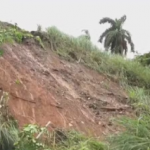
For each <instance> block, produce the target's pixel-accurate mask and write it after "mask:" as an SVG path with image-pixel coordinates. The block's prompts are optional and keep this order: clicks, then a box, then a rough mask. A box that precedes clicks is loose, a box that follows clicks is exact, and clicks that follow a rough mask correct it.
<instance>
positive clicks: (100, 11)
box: [0, 0, 150, 56]
mask: <svg viewBox="0 0 150 150" xmlns="http://www.w3.org/2000/svg"><path fill="white" fill-rule="evenodd" d="M0 10H1V12H0V20H1V21H7V22H12V23H15V22H16V23H17V24H18V26H19V27H21V28H24V29H26V30H36V28H37V24H40V25H42V27H43V28H45V27H49V26H52V25H55V26H57V27H58V29H60V30H62V31H63V32H65V33H67V34H71V35H74V36H79V35H81V34H82V33H81V30H82V29H88V30H89V32H90V35H91V40H92V42H93V43H94V44H96V45H98V47H100V48H103V45H102V44H101V43H98V42H97V41H98V38H99V36H100V34H101V33H102V32H103V31H104V30H105V29H106V28H107V27H108V25H106V24H104V25H100V24H99V20H100V19H101V18H103V17H110V18H113V19H115V18H120V17H121V16H123V15H124V14H125V15H126V16H127V20H126V22H125V24H124V28H125V29H127V30H128V31H130V33H131V35H132V39H133V42H134V44H135V50H137V51H138V52H140V53H141V54H143V53H145V52H149V51H150V41H149V40H150V38H149V32H150V30H149V29H150V0H0ZM148 14H149V15H148ZM130 56H131V55H130Z"/></svg>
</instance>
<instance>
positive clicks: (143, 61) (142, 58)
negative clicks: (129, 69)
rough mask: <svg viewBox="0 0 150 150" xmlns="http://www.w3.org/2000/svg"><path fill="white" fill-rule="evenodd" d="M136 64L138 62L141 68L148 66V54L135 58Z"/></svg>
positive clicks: (149, 59)
mask: <svg viewBox="0 0 150 150" xmlns="http://www.w3.org/2000/svg"><path fill="white" fill-rule="evenodd" d="M135 60H137V61H138V62H140V63H141V64H142V65H143V66H149V65H150V53H146V54H143V55H140V56H137V57H136V58H135Z"/></svg>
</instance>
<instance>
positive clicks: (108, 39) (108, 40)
mask: <svg viewBox="0 0 150 150" xmlns="http://www.w3.org/2000/svg"><path fill="white" fill-rule="evenodd" d="M125 21H126V15H124V16H122V17H121V18H120V19H115V20H113V19H111V18H108V17H105V18H102V19H101V20H100V22H99V23H100V24H104V23H109V24H110V25H111V26H110V27H109V28H108V29H106V30H105V31H104V32H103V33H102V34H101V36H100V38H99V42H100V43H102V42H103V39H105V40H104V47H105V50H109V49H110V51H111V53H115V54H120V55H123V54H125V55H126V54H127V52H128V46H127V44H129V45H130V46H131V52H134V44H133V42H132V39H131V34H130V33H129V31H127V30H125V29H123V28H122V26H123V24H124V22H125Z"/></svg>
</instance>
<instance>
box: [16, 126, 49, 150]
mask: <svg viewBox="0 0 150 150" xmlns="http://www.w3.org/2000/svg"><path fill="white" fill-rule="evenodd" d="M41 132H42V133H48V132H47V130H46V128H40V127H39V126H37V125H33V124H29V125H27V126H25V127H24V128H23V130H22V131H20V132H19V140H18V141H17V142H16V143H15V144H14V145H15V148H16V150H48V148H47V146H46V145H45V144H44V143H43V142H42V141H40V140H39V139H38V138H37V137H36V135H38V134H39V133H41Z"/></svg>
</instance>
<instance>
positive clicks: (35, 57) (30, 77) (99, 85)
mask: <svg viewBox="0 0 150 150" xmlns="http://www.w3.org/2000/svg"><path fill="white" fill-rule="evenodd" d="M3 49H4V51H5V53H4V55H3V56H2V57H0V88H2V89H3V90H4V91H7V92H9V96H10V98H9V106H10V110H11V112H12V114H13V115H14V116H15V118H16V119H17V120H18V122H19V124H20V125H21V126H22V125H24V124H26V123H38V124H39V125H45V124H46V123H47V122H48V121H51V122H52V124H53V126H54V127H57V128H67V129H76V130H78V131H83V132H84V133H87V134H92V135H95V136H101V137H102V136H103V135H105V134H108V133H112V132H116V131H118V129H117V128H116V127H115V126H114V125H113V124H112V123H111V118H112V117H118V116H120V115H128V114H129V112H130V108H128V107H127V105H125V103H124V104H123V103H122V102H125V101H126V99H127V96H126V94H125V93H124V92H123V90H122V89H121V87H119V85H118V84H117V83H114V82H112V81H110V80H109V79H108V78H106V77H105V76H103V75H100V74H99V73H97V72H96V71H93V70H91V69H89V68H87V67H85V66H83V65H81V64H78V63H70V62H67V61H65V60H62V59H60V58H59V57H58V56H57V55H56V54H54V53H53V52H52V51H50V50H47V51H44V50H42V49H40V48H39V47H38V46H36V45H35V44H31V43H30V44H24V45H23V44H22V45H19V44H13V45H4V46H3ZM114 108H116V110H114ZM120 108H123V109H120Z"/></svg>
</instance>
